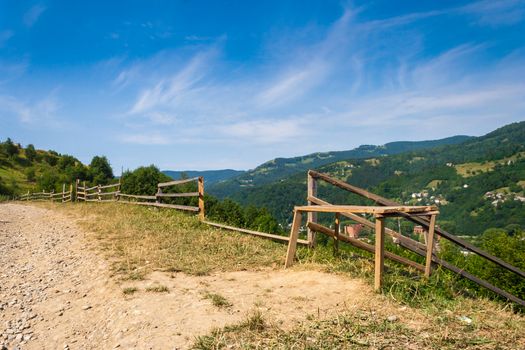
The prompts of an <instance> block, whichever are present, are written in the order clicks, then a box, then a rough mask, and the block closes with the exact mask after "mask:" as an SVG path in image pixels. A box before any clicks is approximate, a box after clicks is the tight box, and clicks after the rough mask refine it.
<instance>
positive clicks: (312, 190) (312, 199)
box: [287, 170, 525, 306]
mask: <svg viewBox="0 0 525 350" xmlns="http://www.w3.org/2000/svg"><path fill="white" fill-rule="evenodd" d="M317 180H322V181H325V182H326V183H329V184H331V185H333V186H336V187H338V188H340V189H342V190H345V191H349V192H351V193H354V194H357V195H359V196H362V197H364V198H367V199H370V200H372V201H374V202H375V204H376V205H379V206H383V207H389V206H390V207H396V206H400V205H399V204H398V203H396V202H394V201H391V200H389V199H386V198H384V197H381V196H379V195H377V194H374V193H371V192H369V191H366V190H364V189H362V188H359V187H356V186H353V185H350V184H348V183H346V182H344V181H341V180H338V179H334V178H332V177H330V176H329V175H326V174H323V173H320V172H317V171H314V170H310V171H308V181H307V185H308V190H307V201H308V206H309V207H310V206H312V207H315V206H321V207H329V206H333V205H332V204H330V203H328V202H326V201H324V200H322V199H320V198H318V197H317ZM334 208H337V206H334ZM334 210H335V211H336V212H337V216H339V215H341V216H345V217H347V218H349V219H351V220H353V221H355V222H357V223H360V224H363V225H365V226H367V227H369V228H371V229H375V230H376V236H377V232H378V227H377V222H376V223H374V222H371V221H369V220H367V219H366V218H364V217H362V216H360V215H356V214H355V213H353V212H349V211H340V210H337V209H334ZM307 213H308V217H307V227H308V244H309V246H310V247H315V242H316V233H318V232H319V233H323V234H326V235H328V236H330V237H334V238H335V237H337V240H341V241H345V242H348V243H350V244H352V245H354V246H356V247H358V248H361V249H364V250H367V251H369V252H374V253H376V256H377V252H378V251H380V250H381V248H380V247H378V246H377V237H376V246H375V247H374V246H372V245H369V244H366V243H364V242H362V241H360V240H358V239H355V238H351V237H348V236H345V235H342V234H337V233H336V232H337V231H336V230H332V229H330V228H328V227H325V226H323V225H320V224H319V223H318V222H317V212H316V211H314V210H311V211H308V212H307ZM397 214H399V216H401V217H403V218H405V219H407V220H410V221H412V222H414V223H416V224H418V225H421V226H423V227H425V228H426V229H427V230H428V231H429V235H428V238H429V239H428V240H427V245H425V244H422V243H421V242H418V241H415V240H413V239H411V238H409V237H406V236H403V235H402V234H401V233H399V232H396V231H395V230H392V229H388V228H386V227H385V228H384V232H385V233H386V234H388V235H390V236H392V237H394V238H395V239H397V241H398V242H399V245H400V246H401V247H403V248H405V249H407V250H410V251H411V252H414V253H416V254H418V255H420V256H423V257H425V258H426V265H425V270H424V272H425V275H426V276H429V275H430V266H429V262H430V261H431V262H432V263H434V264H437V265H439V266H442V267H443V268H445V269H447V270H449V271H452V272H454V273H456V274H458V275H460V276H462V277H464V278H466V279H468V280H470V281H472V282H474V283H476V284H478V285H480V286H482V287H484V288H486V289H488V290H490V291H492V292H494V293H496V294H498V295H500V296H502V297H504V298H506V299H508V300H510V301H512V302H515V303H517V304H519V305H521V306H525V301H524V300H522V299H520V298H518V297H516V296H515V295H512V294H510V293H508V292H507V291H505V290H503V289H501V288H498V287H496V286H494V285H492V284H491V283H489V282H487V281H485V280H483V279H481V278H479V277H476V276H474V275H473V274H471V273H469V272H467V271H464V270H463V269H461V268H459V267H457V266H455V265H453V264H451V263H449V262H447V261H444V260H443V259H440V258H439V257H437V256H436V254H435V252H434V249H433V247H434V245H433V242H432V240H433V236H434V235H433V234H431V231H432V227H434V226H435V215H428V214H429V213H425V214H426V215H424V216H421V215H417V213H410V212H403V211H398V212H397ZM337 220H338V218H337V217H336V223H337ZM294 222H295V221H294ZM298 225H300V223H299V224H298ZM294 227H295V225H292V233H293V231H294ZM336 228H337V225H336ZM434 233H435V234H437V235H439V236H441V237H443V238H445V239H447V240H449V241H451V242H452V243H455V244H457V245H459V246H460V247H462V248H464V249H467V250H469V251H471V252H473V253H475V254H477V255H479V256H481V257H483V258H485V259H487V260H489V261H492V262H493V263H495V264H497V265H499V266H501V267H502V268H504V269H506V270H508V271H511V272H513V273H515V274H517V275H518V276H521V277H525V272H523V271H521V270H520V269H518V268H517V267H515V266H513V265H511V264H509V263H507V262H505V261H503V260H502V259H500V258H498V257H495V256H493V255H491V254H489V253H488V252H485V251H483V250H482V249H480V248H478V247H476V246H474V245H473V244H471V243H469V242H466V241H464V240H462V239H460V238H458V237H456V236H454V235H452V234H451V233H449V232H446V231H445V230H443V229H441V228H440V227H438V226H436V227H435V228H434ZM290 242H291V240H290ZM380 243H382V242H380ZM429 243H430V244H429ZM429 247H432V248H429ZM384 256H385V257H386V258H387V259H390V260H393V261H396V262H398V263H402V264H405V265H408V266H410V267H412V268H415V269H416V270H419V271H423V270H422V267H423V266H422V265H420V264H417V263H415V262H413V261H411V260H409V259H406V258H404V257H400V256H397V255H395V254H393V253H389V252H385V255H384ZM290 259H293V255H292V256H291V258H290ZM376 259H377V258H376ZM376 261H377V260H376ZM287 264H288V260H287Z"/></svg>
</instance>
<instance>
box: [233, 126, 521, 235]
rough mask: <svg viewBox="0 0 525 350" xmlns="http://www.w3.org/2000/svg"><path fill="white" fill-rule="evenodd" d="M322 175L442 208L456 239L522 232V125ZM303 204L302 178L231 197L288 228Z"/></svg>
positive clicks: (339, 197) (332, 197) (334, 196)
mask: <svg viewBox="0 0 525 350" xmlns="http://www.w3.org/2000/svg"><path fill="white" fill-rule="evenodd" d="M317 169H318V170H319V171H321V172H324V173H328V174H330V175H332V176H334V177H337V178H340V179H342V180H345V181H347V182H350V183H352V184H354V185H357V186H360V187H364V188H367V189H370V190H372V191H373V192H375V193H378V194H381V195H383V196H385V197H388V198H391V199H394V200H396V201H399V202H402V203H406V204H417V203H419V204H430V203H433V204H437V205H439V206H440V210H441V215H440V218H439V220H440V223H441V224H442V225H443V226H444V227H446V228H447V229H449V230H451V231H453V232H456V233H458V234H479V233H481V232H483V230H485V229H486V228H489V227H505V226H507V225H509V224H516V225H520V226H521V227H525V216H524V215H523V212H525V202H524V200H525V199H523V197H524V189H523V187H524V186H525V122H520V123H514V124H510V125H507V126H505V127H502V128H500V129H498V130H495V131H494V132H491V133H489V134H487V135H485V136H482V137H476V138H471V139H469V140H467V141H465V142H464V143H462V144H458V145H447V146H440V147H436V148H432V149H428V150H419V151H414V152H407V153H402V154H398V155H389V156H382V157H374V158H369V159H347V160H342V161H338V162H334V163H331V164H328V165H325V166H322V167H319V168H317ZM487 192H491V193H487ZM498 193H499V194H498ZM319 195H320V196H321V197H322V198H324V199H326V200H328V201H330V202H333V203H340V204H342V203H347V204H348V203H356V201H359V199H357V198H355V197H352V196H349V195H348V194H346V193H343V192H342V191H338V190H334V189H332V188H328V187H326V186H320V188H319ZM305 198H306V172H305V171H304V172H301V173H300V174H297V175H294V176H291V177H289V178H287V179H285V180H279V181H276V182H273V183H271V184H266V185H262V186H253V187H252V188H247V189H245V190H244V191H242V192H236V193H234V194H233V195H232V199H234V200H236V201H239V202H240V203H241V204H245V205H246V204H255V203H257V205H259V206H265V207H267V208H268V209H269V210H270V212H271V213H272V214H273V215H274V216H275V217H276V218H277V219H278V220H279V221H280V222H281V223H287V222H290V219H291V214H292V210H293V206H294V205H297V204H300V203H305ZM436 201H437V202H436Z"/></svg>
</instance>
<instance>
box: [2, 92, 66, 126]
mask: <svg viewBox="0 0 525 350" xmlns="http://www.w3.org/2000/svg"><path fill="white" fill-rule="evenodd" d="M59 110H60V103H59V102H58V99H57V97H56V91H52V92H51V93H50V94H49V95H47V96H45V97H44V98H41V99H38V100H36V101H32V102H27V101H22V100H20V99H19V98H16V97H13V96H10V95H0V111H4V113H6V114H7V115H10V116H11V117H13V118H16V119H18V121H20V122H21V123H23V124H26V125H32V126H40V127H42V126H44V127H46V126H49V127H55V126H58V125H59V124H60V123H58V117H57V113H58V111H59Z"/></svg>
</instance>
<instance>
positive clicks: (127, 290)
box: [122, 287, 139, 295]
mask: <svg viewBox="0 0 525 350" xmlns="http://www.w3.org/2000/svg"><path fill="white" fill-rule="evenodd" d="M138 291H139V289H138V288H136V287H126V288H124V289H122V293H124V294H125V295H131V294H134V293H136V292H138Z"/></svg>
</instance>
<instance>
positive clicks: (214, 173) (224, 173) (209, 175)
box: [162, 169, 245, 187]
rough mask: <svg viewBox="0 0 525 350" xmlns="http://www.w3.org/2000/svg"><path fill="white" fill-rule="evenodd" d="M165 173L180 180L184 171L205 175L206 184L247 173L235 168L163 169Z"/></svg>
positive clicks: (188, 173) (195, 175) (189, 174)
mask: <svg viewBox="0 0 525 350" xmlns="http://www.w3.org/2000/svg"><path fill="white" fill-rule="evenodd" d="M162 172H163V173H164V174H166V175H168V176H169V177H171V178H173V179H175V180H178V179H180V178H181V174H182V173H184V174H186V175H187V176H188V177H198V176H204V181H205V185H206V187H207V186H210V185H213V184H216V183H218V182H221V181H224V180H229V179H231V178H233V177H236V176H239V175H242V174H244V173H245V171H244V170H233V169H222V170H203V171H198V170H183V171H177V170H163V171H162Z"/></svg>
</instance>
